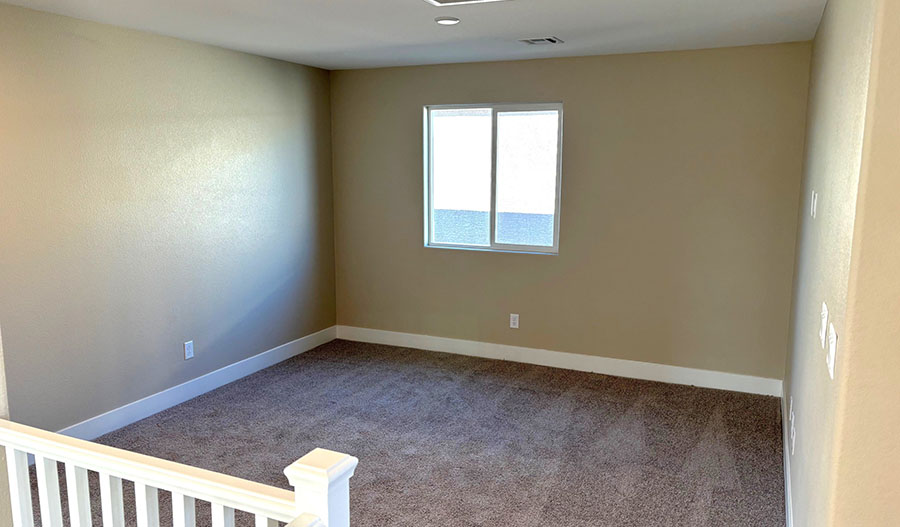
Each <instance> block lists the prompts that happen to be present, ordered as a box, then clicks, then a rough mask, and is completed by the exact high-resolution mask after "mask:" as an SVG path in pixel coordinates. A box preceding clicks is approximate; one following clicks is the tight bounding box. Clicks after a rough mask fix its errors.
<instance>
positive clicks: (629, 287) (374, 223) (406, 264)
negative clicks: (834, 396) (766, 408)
mask: <svg viewBox="0 0 900 527" xmlns="http://www.w3.org/2000/svg"><path fill="white" fill-rule="evenodd" d="M809 56H810V48H809V45H808V44H806V43H797V44H781V45H771V46H756V47H744V48H731V49H717V50H704V51H689V52H673V53H657V54H641V55H624V56H604V57H590V58H575V59H552V60H540V61H526V62H505V63H486V64H464V65H443V66H426V67H410V68H391V69H376V70H362V71H342V72H335V73H334V74H333V75H332V104H333V107H332V112H333V134H334V135H333V138H334V139H333V140H334V149H335V152H337V155H336V156H335V158H334V185H335V228H336V247H337V304H338V321H339V323H340V324H346V325H352V326H362V327H368V328H378V329H385V330H393V331H402V332H410V333H420V334H428V335H437V336H442V337H454V338H462V339H471V340H478V341H485V342H496V343H503V344H511V345H520V346H528V347H534V348H544V349H551V350H556V351H565V352H573V353H581V354H587V355H601V356H606V357H615V358H623V359H632V360H639V361H648V362H656V363H662V364H671V365H677V366H687V367H694V368H704V369H709V370H718V371H726V372H733V373H740V374H749V375H758V376H764V377H771V378H778V379H780V378H782V374H783V371H784V357H785V350H786V348H787V341H788V318H789V311H790V296H791V295H790V293H791V281H792V272H793V258H794V245H795V231H796V228H795V225H796V218H797V208H798V202H799V193H800V175H801V168H802V154H803V138H804V130H805V119H806V103H807V88H808V73H809ZM530 101H531V102H537V101H562V102H563V103H564V104H565V112H566V114H565V146H564V159H563V183H562V218H561V227H562V228H561V235H560V254H559V255H558V256H536V255H522V254H499V253H489V252H470V251H455V250H441V249H426V248H424V247H423V246H422V245H423V244H422V239H423V233H422V228H423V227H422V223H423V222H422V214H423V204H422V201H423V200H422V194H423V191H422V185H423V182H422V181H423V175H422V106H423V105H425V104H444V103H477V102H530ZM509 313H519V314H520V315H521V329H519V330H510V329H509V328H508V315H509Z"/></svg>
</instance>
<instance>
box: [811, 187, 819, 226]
mask: <svg viewBox="0 0 900 527" xmlns="http://www.w3.org/2000/svg"><path fill="white" fill-rule="evenodd" d="M818 212H819V193H818V192H816V191H815V190H814V191H812V196H811V197H810V199H809V215H810V216H812V217H813V219H815V218H816V215H817V214H818Z"/></svg>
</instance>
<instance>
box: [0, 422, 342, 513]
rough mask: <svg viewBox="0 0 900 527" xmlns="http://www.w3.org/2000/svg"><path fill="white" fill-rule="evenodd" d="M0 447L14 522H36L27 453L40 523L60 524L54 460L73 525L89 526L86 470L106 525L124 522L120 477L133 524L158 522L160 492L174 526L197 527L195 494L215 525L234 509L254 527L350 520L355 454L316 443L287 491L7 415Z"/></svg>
mask: <svg viewBox="0 0 900 527" xmlns="http://www.w3.org/2000/svg"><path fill="white" fill-rule="evenodd" d="M0 446H3V447H5V448H6V456H7V468H8V472H9V483H10V485H9V487H10V498H11V501H12V509H13V525H14V527H33V525H34V518H33V514H32V496H31V481H30V477H29V462H28V455H29V454H32V455H34V460H35V469H36V472H37V483H38V502H39V506H40V513H41V523H42V525H43V527H63V518H62V516H63V514H62V500H61V496H60V485H59V473H58V472H57V469H58V463H63V464H64V465H65V478H66V495H67V498H68V500H67V501H68V508H69V518H70V525H71V527H90V526H91V525H92V523H91V497H90V488H89V486H88V471H89V470H90V471H94V472H97V473H98V474H99V476H100V499H101V516H102V524H103V526H104V527H124V525H125V507H124V502H123V494H122V481H123V480H127V481H132V482H134V495H135V504H134V505H135V512H136V517H137V525H138V527H158V526H159V523H160V518H159V502H158V499H157V498H158V490H165V491H168V492H171V493H172V514H173V518H172V520H173V523H172V524H173V525H174V526H175V527H194V525H195V518H196V516H195V510H196V509H195V501H196V500H203V501H206V502H209V503H210V504H212V524H213V527H233V526H234V512H235V511H236V510H240V511H245V512H248V513H251V514H253V515H255V525H256V527H275V526H276V525H278V524H279V522H281V523H287V524H288V525H289V527H349V525H350V483H349V480H350V477H351V476H353V472H354V470H355V469H356V464H357V462H358V460H357V459H356V458H355V457H353V456H349V455H347V454H341V453H338V452H332V451H330V450H324V449H321V448H317V449H315V450H313V451H312V452H310V453H309V454H307V455H305V456H303V457H302V458H300V459H299V460H297V461H296V462H295V463H293V464H291V465H290V466H289V467H287V468H286V469H285V471H284V473H285V475H286V476H287V477H288V481H289V482H290V484H291V485H292V486H293V487H294V491H293V492H291V491H288V490H283V489H279V488H276V487H271V486H268V485H263V484H260V483H255V482H252V481H247V480H244V479H240V478H235V477H232V476H226V475H224V474H219V473H217V472H212V471H209V470H203V469H200V468H196V467H191V466H188V465H182V464H180V463H174V462H172V461H166V460H163V459H159V458H155V457H151V456H145V455H142V454H136V453H134V452H129V451H127V450H120V449H118V448H112V447H108V446H104V445H99V444H96V443H92V442H90V441H82V440H80V439H75V438H72V437H68V436H63V435H60V434H54V433H52V432H47V431H44V430H40V429H37V428H32V427H30V426H25V425H21V424H18V423H13V422H10V421H7V420H4V419H0ZM98 519H101V518H98ZM98 523H99V522H98Z"/></svg>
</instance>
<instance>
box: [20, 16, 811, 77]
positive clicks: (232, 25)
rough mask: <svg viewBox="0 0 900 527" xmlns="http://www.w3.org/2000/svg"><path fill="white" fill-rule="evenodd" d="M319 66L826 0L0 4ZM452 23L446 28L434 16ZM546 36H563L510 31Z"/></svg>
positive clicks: (767, 24)
mask: <svg viewBox="0 0 900 527" xmlns="http://www.w3.org/2000/svg"><path fill="white" fill-rule="evenodd" d="M3 1H7V2H11V3H14V4H17V5H21V6H25V7H30V8H33V9H38V10H41V11H50V12H54V13H59V14H63V15H68V16H73V17H76V18H83V19H87V20H95V21H98V22H105V23H108V24H113V25H117V26H124V27H129V28H134V29H142V30H146V31H150V32H153V33H158V34H162V35H169V36H173V37H179V38H183V39H187V40H193V41H197V42H204V43H207V44H214V45H217V46H222V47H225V48H230V49H236V50H240V51H246V52H249V53H255V54H257V55H264V56H268V57H275V58H279V59H284V60H289V61H292V62H298V63H301V64H309V65H312V66H319V67H323V68H328V69H351V68H364V67H380V66H399V65H412V64H437V63H448V62H476V61H488V60H514V59H528V58H541V57H563V56H580V55H600V54H611V53H632V52H640V51H663V50H676V49H701V48H712V47H723V46H738V45H747V44H764V43H774V42H790V41H797V40H809V39H811V38H812V37H813V36H814V34H815V31H816V28H817V26H818V24H819V20H820V19H821V16H822V11H823V9H824V6H825V2H826V0H509V1H504V2H493V3H485V4H480V5H478V4H476V5H462V6H456V7H436V6H433V5H431V4H428V3H426V2H425V1H424V0H3ZM444 15H447V16H456V17H459V18H461V19H462V23H461V24H459V25H457V26H452V27H443V26H438V25H437V24H435V23H434V18H435V17H437V16H444ZM543 36H557V37H559V38H561V39H563V40H565V44H561V45H557V46H527V45H525V44H521V43H519V42H518V40H519V39H523V38H530V37H543Z"/></svg>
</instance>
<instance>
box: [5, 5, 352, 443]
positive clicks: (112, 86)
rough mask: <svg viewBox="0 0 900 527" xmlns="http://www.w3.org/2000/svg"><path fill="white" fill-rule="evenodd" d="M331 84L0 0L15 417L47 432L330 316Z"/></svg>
mask: <svg viewBox="0 0 900 527" xmlns="http://www.w3.org/2000/svg"><path fill="white" fill-rule="evenodd" d="M329 96H330V88H329V74H328V72H326V71H322V70H317V69H313V68H307V67H303V66H297V65H293V64H288V63H285V62H280V61H276V60H270V59H263V58H260V57H254V56H251V55H246V54H241V53H236V52H232V51H226V50H223V49H219V48H215V47H210V46H203V45H198V44H193V43H189V42H185V41H180V40H175V39H169V38H163V37H158V36H153V35H148V34H146V33H140V32H136V31H129V30H124V29H117V28H113V27H110V26H105V25H101V24H94V23H88V22H82V21H77V20H74V19H71V18H65V17H59V16H54V15H49V14H44V13H39V12H36V11H30V10H25V9H20V8H15V7H10V6H5V5H0V116H2V118H0V159H2V160H3V161H2V163H0V240H2V242H0V243H2V246H0V247H2V253H0V323H2V325H3V338H4V346H5V355H6V371H7V378H8V382H9V402H10V409H11V414H12V417H13V418H14V419H16V420H17V421H20V422H24V423H27V424H32V425H36V426H39V427H42V428H46V429H50V430H55V429H60V428H62V427H65V426H67V425H71V424H73V423H76V422H79V421H81V420H83V419H86V418H90V417H93V416H96V415H98V414H100V413H102V412H105V411H107V410H110V409H113V408H116V407H119V406H121V405H124V404H126V403H129V402H132V401H135V400H137V399H139V398H141V397H144V396H147V395H150V394H153V393H155V392H158V391H160V390H163V389H165V388H169V387H171V386H174V385H176V384H179V383H182V382H184V381H187V380H189V379H192V378H195V377H197V376H199V375H202V374H204V373H207V372H209V371H212V370H215V369H217V368H220V367H222V366H225V365H228V364H231V363H233V362H235V361H238V360H240V359H243V358H246V357H249V356H251V355H254V354H257V353H260V352H262V351H265V350H267V349H270V348H273V347H275V346H278V345H280V344H283V343H285V342H288V341H291V340H294V339H296V338H299V337H302V336H304V335H307V334H309V333H312V332H315V331H317V330H320V329H322V328H325V327H328V326H331V325H333V324H334V321H335V306H334V256H333V255H334V245H333V237H332V232H333V229H332V227H333V211H332V184H331V146H330V111H329V107H330V102H329ZM189 339H194V341H195V343H196V358H195V359H194V360H192V361H190V362H185V361H184V360H183V352H182V343H183V342H184V341H186V340H189Z"/></svg>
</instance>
